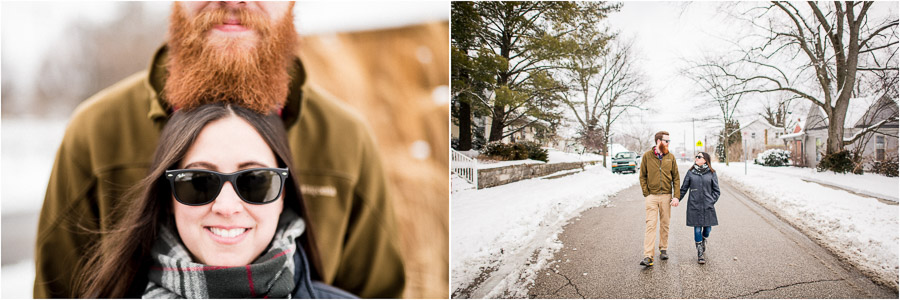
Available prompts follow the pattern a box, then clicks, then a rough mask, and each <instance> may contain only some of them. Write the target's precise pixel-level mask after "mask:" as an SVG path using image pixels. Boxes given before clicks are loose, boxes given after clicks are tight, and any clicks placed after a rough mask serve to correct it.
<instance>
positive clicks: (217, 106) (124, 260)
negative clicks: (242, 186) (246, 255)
mask: <svg viewBox="0 0 900 300" xmlns="http://www.w3.org/2000/svg"><path fill="white" fill-rule="evenodd" d="M231 116H233V117H239V118H241V119H244V120H245V121H247V123H250V125H251V126H253V128H255V129H256V131H257V132H258V133H259V135H260V136H262V138H263V140H265V141H266V143H267V144H268V145H269V147H270V148H271V149H272V152H274V153H275V157H276V158H277V159H278V163H279V167H293V166H294V164H293V159H292V158H291V152H290V148H289V147H288V141H287V135H286V133H285V130H284V123H283V122H282V121H281V118H279V117H278V116H277V115H276V114H269V115H262V114H259V113H256V112H253V111H251V110H249V109H246V108H243V107H240V106H233V105H229V104H223V103H214V104H207V105H203V106H201V107H198V108H196V109H193V110H190V111H185V110H179V111H176V112H175V113H173V114H172V117H171V118H170V119H169V121H168V124H167V125H166V126H165V127H164V128H163V130H162V133H161V134H160V138H159V143H158V145H157V147H156V152H155V154H154V157H153V163H152V164H151V165H150V171H149V174H148V175H147V177H145V178H144V179H143V180H141V181H140V182H139V183H138V184H137V185H136V186H135V187H133V188H132V189H131V190H129V192H128V193H127V194H126V196H125V197H123V199H121V200H122V201H121V202H120V203H121V204H120V205H121V206H120V207H117V209H116V210H115V211H117V212H120V213H121V214H120V215H116V216H114V217H115V220H118V221H117V223H116V224H114V225H113V226H112V229H111V230H109V231H103V232H101V236H102V237H101V239H100V241H99V242H98V243H97V244H95V245H94V246H92V247H93V248H92V251H87V252H86V253H88V256H87V257H86V258H85V259H84V260H83V261H82V263H83V268H82V269H81V270H82V272H81V274H80V276H79V277H77V279H76V281H77V282H76V290H77V291H78V295H79V296H80V297H86V298H123V297H128V296H138V297H139V296H140V295H141V293H143V291H144V288H145V286H146V274H147V272H148V271H149V268H150V249H151V248H152V247H153V243H154V242H155V241H156V239H157V229H158V226H159V224H164V223H161V222H170V221H171V218H172V192H171V190H170V188H169V185H168V184H167V183H166V181H165V179H164V178H163V174H164V173H165V171H166V170H167V169H171V168H175V167H177V164H178V163H179V162H180V161H181V160H182V159H183V158H184V156H185V154H186V153H187V151H188V149H189V148H190V147H191V145H193V144H194V141H195V140H196V139H197V136H198V135H199V134H200V131H201V130H202V129H203V128H204V127H206V125H207V124H209V123H210V122H213V121H216V120H220V119H224V118H226V117H231ZM290 172H291V173H290V176H289V178H290V180H288V181H287V182H286V184H285V187H284V202H285V203H284V204H285V207H289V208H290V209H293V210H294V211H296V212H297V214H298V215H300V216H301V217H303V219H304V220H305V221H306V227H307V230H306V232H305V234H304V235H303V237H304V238H303V239H301V245H302V247H303V248H304V250H305V251H306V253H307V254H308V255H309V259H310V261H311V263H312V265H313V277H314V278H320V277H321V275H320V274H318V273H317V272H318V270H321V262H320V259H319V252H318V250H317V248H316V246H315V239H314V236H313V230H312V229H313V227H312V226H313V224H310V218H309V216H308V215H307V212H306V205H305V203H304V201H303V199H302V198H301V196H300V195H301V194H300V189H299V187H300V185H299V183H298V181H297V176H296V173H295V171H294V169H293V168H291V169H290Z"/></svg>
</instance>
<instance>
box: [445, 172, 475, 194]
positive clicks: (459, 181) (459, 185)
mask: <svg viewBox="0 0 900 300" xmlns="http://www.w3.org/2000/svg"><path fill="white" fill-rule="evenodd" d="M450 178H451V179H450V191H451V192H453V193H455V192H456V191H462V190H468V189H474V188H475V185H473V184H471V183H469V182H468V181H466V180H465V179H463V178H462V177H459V175H456V174H455V173H450Z"/></svg>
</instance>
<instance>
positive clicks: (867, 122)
mask: <svg viewBox="0 0 900 300" xmlns="http://www.w3.org/2000/svg"><path fill="white" fill-rule="evenodd" d="M897 113H898V108H897V101H896V100H895V99H892V98H891V97H889V96H888V95H887V94H885V95H882V96H881V97H878V98H875V97H864V98H853V99H850V105H849V107H848V108H847V115H846V117H845V118H844V140H845V141H847V140H852V139H853V138H854V136H855V135H857V134H860V133H861V132H862V131H864V130H865V129H866V128H869V127H871V126H873V125H877V124H879V123H880V122H881V121H883V120H887V119H888V118H891V117H894V118H896V116H897ZM877 128H878V129H876V130H875V131H874V132H872V133H870V134H867V135H865V136H863V137H862V138H860V139H859V140H857V141H856V142H854V143H853V144H851V145H848V146H845V147H844V149H848V150H851V151H853V150H859V152H860V154H861V155H862V156H863V157H864V159H865V161H866V162H873V161H882V160H884V159H885V158H887V157H888V155H894V156H896V155H897V149H898V144H897V129H898V122H897V121H896V120H894V121H892V122H887V123H883V124H881V125H880V126H878V127H877ZM781 139H782V140H784V142H785V144H786V145H788V148H789V149H790V150H791V152H792V154H791V156H792V160H793V162H794V165H796V166H803V167H810V168H814V167H816V166H817V165H818V164H819V162H820V161H821V160H822V157H823V156H824V155H825V142H826V141H827V139H828V119H827V117H826V115H825V111H824V110H823V109H822V108H821V107H819V106H818V105H811V106H810V108H809V111H808V112H807V116H806V121H805V122H804V124H803V128H802V129H801V130H800V131H799V132H795V133H792V134H787V135H783V136H781Z"/></svg>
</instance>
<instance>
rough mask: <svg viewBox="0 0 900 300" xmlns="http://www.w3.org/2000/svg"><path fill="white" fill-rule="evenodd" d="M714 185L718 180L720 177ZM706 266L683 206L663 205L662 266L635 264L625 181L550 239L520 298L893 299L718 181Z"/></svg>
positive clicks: (639, 211)
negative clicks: (551, 245) (665, 246)
mask: <svg viewBox="0 0 900 300" xmlns="http://www.w3.org/2000/svg"><path fill="white" fill-rule="evenodd" d="M720 180H721V179H720ZM721 185H722V196H721V198H720V201H719V202H718V203H717V205H716V208H717V211H718V215H719V224H720V225H719V226H716V227H713V230H712V232H711V238H710V240H709V245H708V248H709V252H708V254H707V263H706V265H698V264H697V263H696V250H695V248H694V243H693V231H692V229H691V228H690V227H687V226H685V206H679V207H677V208H673V211H672V219H671V226H670V235H669V254H670V259H669V260H667V261H661V260H658V259H657V260H656V262H655V265H654V266H653V267H651V268H647V269H645V268H643V267H642V266H639V265H638V262H639V261H640V260H641V258H642V253H641V252H642V247H643V246H642V245H643V231H644V199H643V197H642V195H641V191H640V186H639V185H634V186H631V187H630V188H628V189H626V190H623V191H621V192H619V193H618V194H616V195H615V196H614V197H611V198H610V201H611V202H610V204H609V205H607V206H606V207H595V208H592V209H589V210H587V211H585V212H583V213H582V214H581V216H580V218H578V219H576V220H573V221H572V222H571V223H570V224H569V225H567V226H565V227H564V231H563V232H562V234H560V235H559V240H560V241H562V243H563V245H564V246H563V249H561V250H560V251H559V252H556V254H555V255H554V257H553V258H552V260H551V263H550V264H548V265H549V266H548V267H545V268H543V269H542V270H540V271H539V272H538V274H537V278H536V279H535V283H534V285H533V286H530V287H529V291H528V297H529V298H894V299H896V298H897V296H898V294H897V291H896V290H894V289H890V288H886V287H883V286H879V285H876V284H874V283H873V282H872V281H871V280H869V279H868V278H867V277H865V276H864V275H862V274H861V273H860V272H859V271H857V270H856V269H855V268H853V267H852V266H850V265H849V264H847V263H845V262H841V261H840V260H839V259H838V258H836V257H835V256H834V255H833V254H831V253H830V252H828V250H826V249H824V248H822V247H820V246H819V245H817V244H816V243H815V242H813V241H812V240H810V239H809V238H808V237H806V236H805V235H803V234H802V233H800V232H799V231H797V230H796V229H795V228H793V227H791V226H790V225H788V224H787V223H785V222H784V221H782V220H780V219H779V218H778V217H776V216H774V215H773V214H772V213H771V212H769V211H768V210H766V209H765V208H762V207H761V206H759V205H758V204H756V203H755V202H753V201H752V200H750V199H747V198H746V196H745V195H744V194H743V193H742V192H740V191H738V190H736V189H735V188H733V187H732V186H731V185H730V184H729V183H728V182H727V180H721Z"/></svg>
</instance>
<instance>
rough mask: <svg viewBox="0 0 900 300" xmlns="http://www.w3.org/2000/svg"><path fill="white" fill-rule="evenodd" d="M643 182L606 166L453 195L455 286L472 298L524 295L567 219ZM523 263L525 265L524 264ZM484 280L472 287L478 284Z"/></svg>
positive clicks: (557, 246) (552, 250) (555, 245)
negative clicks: (614, 172) (567, 174)
mask: <svg viewBox="0 0 900 300" xmlns="http://www.w3.org/2000/svg"><path fill="white" fill-rule="evenodd" d="M637 182H638V178H637V175H634V174H630V175H617V174H612V173H610V171H609V169H606V168H602V167H588V169H587V170H586V171H584V172H581V173H578V174H574V175H569V176H565V177H561V178H556V179H537V178H535V179H529V180H523V181H519V182H514V183H510V184H506V185H502V186H498V187H493V188H487V189H481V190H473V189H469V190H459V191H454V192H453V193H452V194H451V205H452V209H451V211H452V212H453V213H452V214H451V220H450V226H451V228H453V230H452V231H451V264H452V265H451V270H452V271H451V272H452V273H451V284H452V290H453V291H454V293H456V292H459V291H462V290H464V289H467V288H469V289H470V290H467V291H466V294H468V295H469V296H470V297H472V298H484V297H486V298H498V297H504V298H507V297H509V298H524V297H527V286H528V285H529V284H531V283H533V282H534V278H536V272H537V271H538V270H540V269H542V268H543V267H544V266H545V264H546V263H547V260H549V259H550V258H551V257H552V256H553V253H555V252H556V251H558V250H559V249H560V248H561V247H562V243H561V242H560V241H559V239H558V238H557V236H558V235H559V233H561V232H562V227H563V226H564V225H565V224H566V222H567V221H568V220H570V219H572V218H574V217H576V216H578V215H579V214H580V213H581V212H582V211H584V210H585V209H588V208H590V207H595V206H600V205H604V204H606V203H608V198H609V196H611V195H613V194H615V193H616V192H618V191H620V190H623V189H625V188H628V187H629V186H631V185H633V184H635V183H637ZM523 266H525V267H524V268H523ZM476 281H477V282H478V283H480V284H479V285H478V286H477V287H475V288H474V289H471V288H473V287H474V286H472V284H473V283H476Z"/></svg>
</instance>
